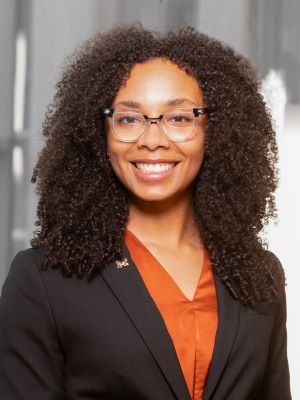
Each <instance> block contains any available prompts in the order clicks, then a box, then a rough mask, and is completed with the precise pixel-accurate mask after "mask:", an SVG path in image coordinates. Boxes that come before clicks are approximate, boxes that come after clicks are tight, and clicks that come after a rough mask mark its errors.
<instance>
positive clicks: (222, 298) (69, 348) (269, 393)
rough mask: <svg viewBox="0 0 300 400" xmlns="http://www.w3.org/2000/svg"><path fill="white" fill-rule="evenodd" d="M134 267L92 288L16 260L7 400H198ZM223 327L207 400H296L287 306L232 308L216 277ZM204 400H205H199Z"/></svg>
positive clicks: (1, 304) (6, 330)
mask: <svg viewBox="0 0 300 400" xmlns="http://www.w3.org/2000/svg"><path fill="white" fill-rule="evenodd" d="M123 250H124V256H125V257H127V259H128V260H129V266H125V267H123V268H117V267H116V264H114V263H112V264H109V265H106V267H105V269H104V270H103V272H101V273H99V274H97V275H96V276H95V277H94V279H92V280H91V281H87V280H86V279H78V278H76V277H71V278H64V277H62V275H61V273H60V271H59V270H49V271H40V266H41V260H42V255H43V251H42V250H41V249H38V250H34V249H27V250H25V251H21V252H19V253H18V254H17V255H16V257H15V258H14V260H13V263H12V266H11V268H10V272H9V275H8V277H7V279H6V282H5V284H4V286H3V290H2V296H1V301H0V398H1V400H35V399H36V400H50V399H51V400H58V399H62V400H66V399H72V400H91V399H97V400H102V399H114V400H117V399H132V400H133V399H145V400H176V399H177V400H190V395H189V392H188V389H187V386H186V383H185V380H184V376H183V374H182V371H181V368H180V364H179V361H178V359H177V356H176V352H175V348H174V345H173V342H172V340H171V338H170V336H169V334H168V331H167V329H166V326H165V324H164V321H163V318H162V317H161V315H160V313H159V311H158V309H157V307H156V305H155V303H154V301H153V300H152V298H151V296H150V295H149V292H148V291H147V289H146V286H145V285H144V282H143V280H142V278H141V276H140V275H139V272H138V270H137V268H136V266H135V265H134V263H133V262H132V260H131V259H130V255H129V252H128V249H127V248H126V246H125V245H124V248H123ZM214 278H215V284H216V290H217V298H218V315H219V324H218V330H217V335H216V341H215V347H214V352H213V358H212V362H211V366H210V369H209V373H208V378H207V382H206V386H205V392H204V397H203V399H204V400H277V399H278V400H289V399H291V395H290V383H289V367H288V361H287V349H286V345H287V343H286V341H287V336H286V303H285V299H284V300H283V301H282V303H281V304H278V305H274V304H273V305H270V304H260V305H259V306H256V307H255V308H249V307H246V306H244V305H243V304H242V303H241V302H240V301H238V300H234V299H233V298H232V296H231V295H230V293H229V291H228V290H227V289H226V288H225V286H224V285H223V284H222V282H221V281H220V279H219V278H218V277H217V276H216V275H214ZM199 400H200V399H199Z"/></svg>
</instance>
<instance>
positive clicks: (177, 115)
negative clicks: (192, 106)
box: [165, 111, 194, 126]
mask: <svg viewBox="0 0 300 400" xmlns="http://www.w3.org/2000/svg"><path fill="white" fill-rule="evenodd" d="M193 120H194V119H193V113H191V112H181V111H178V112H172V113H170V114H166V116H165V121H166V122H167V124H170V125H174V126H183V125H184V126H185V125H190V124H193Z"/></svg>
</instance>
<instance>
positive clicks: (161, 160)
mask: <svg viewBox="0 0 300 400" xmlns="http://www.w3.org/2000/svg"><path fill="white" fill-rule="evenodd" d="M130 162H131V163H143V164H163V163H179V162H180V160H168V159H166V158H157V159H152V158H143V159H138V160H132V161H130Z"/></svg>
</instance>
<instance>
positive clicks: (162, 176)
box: [131, 159, 179, 183]
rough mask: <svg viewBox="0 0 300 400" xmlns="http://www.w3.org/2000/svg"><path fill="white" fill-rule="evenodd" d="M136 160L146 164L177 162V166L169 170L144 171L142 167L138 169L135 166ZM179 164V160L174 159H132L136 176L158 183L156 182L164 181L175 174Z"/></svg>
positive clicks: (144, 180)
mask: <svg viewBox="0 0 300 400" xmlns="http://www.w3.org/2000/svg"><path fill="white" fill-rule="evenodd" d="M135 162H139V163H145V164H159V163H176V164H175V166H174V167H173V168H172V169H170V170H169V171H166V172H153V173H149V172H147V173H146V172H143V171H142V170H141V169H138V168H137V167H136V166H135ZM178 164H179V161H173V160H161V159H160V160H149V159H148V160H136V161H131V165H132V168H133V172H134V174H135V176H136V177H137V178H138V179H139V180H141V181H143V182H148V183H156V182H162V181H164V180H166V179H168V178H169V177H170V176H172V175H174V173H175V172H176V170H177V166H178Z"/></svg>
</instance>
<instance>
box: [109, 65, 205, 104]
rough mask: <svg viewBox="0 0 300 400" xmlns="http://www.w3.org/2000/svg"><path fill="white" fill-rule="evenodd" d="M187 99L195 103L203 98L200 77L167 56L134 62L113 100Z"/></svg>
mask: <svg viewBox="0 0 300 400" xmlns="http://www.w3.org/2000/svg"><path fill="white" fill-rule="evenodd" d="M176 98H186V99H190V100H191V101H193V102H195V103H199V101H201V100H202V91H201V88H200V87H199V83H198V81H197V79H196V78H195V77H194V76H192V75H190V74H188V73H187V72H186V71H185V70H184V69H182V68H180V67H179V66H178V65H177V64H174V63H173V62H171V61H169V60H168V59H161V58H159V59H152V60H148V61H146V62H144V63H140V64H135V65H134V66H133V68H132V69H131V71H130V74H129V76H128V79H127V80H126V82H125V84H124V85H123V86H121V88H120V89H119V91H118V93H117V95H116V98H115V101H114V103H115V104H116V103H118V102H122V101H130V100H131V101H135V102H139V103H143V104H144V103H151V104H153V103H165V102H170V100H172V99H176Z"/></svg>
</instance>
